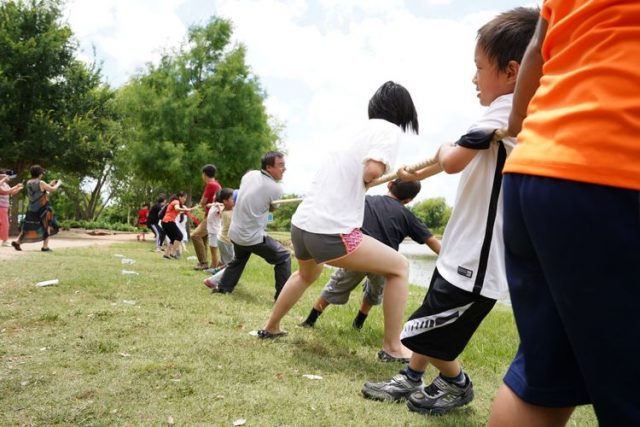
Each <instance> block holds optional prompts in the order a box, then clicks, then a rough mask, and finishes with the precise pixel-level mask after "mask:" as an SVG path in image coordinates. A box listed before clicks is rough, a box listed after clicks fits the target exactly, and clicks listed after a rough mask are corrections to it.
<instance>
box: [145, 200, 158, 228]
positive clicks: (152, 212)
mask: <svg viewBox="0 0 640 427" xmlns="http://www.w3.org/2000/svg"><path fill="white" fill-rule="evenodd" d="M160 209H161V206H160V204H159V203H156V204H155V205H153V206H151V209H149V214H148V215H147V224H150V225H155V224H157V223H158V221H159V220H160V218H159V217H158V214H159V213H160Z"/></svg>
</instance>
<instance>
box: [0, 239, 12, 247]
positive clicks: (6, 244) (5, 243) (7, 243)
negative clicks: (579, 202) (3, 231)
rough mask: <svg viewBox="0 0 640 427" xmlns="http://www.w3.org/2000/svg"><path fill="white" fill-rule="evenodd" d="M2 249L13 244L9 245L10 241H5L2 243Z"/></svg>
mask: <svg viewBox="0 0 640 427" xmlns="http://www.w3.org/2000/svg"><path fill="white" fill-rule="evenodd" d="M2 247H3V248H8V247H11V243H9V241H8V240H5V241H4V242H2Z"/></svg>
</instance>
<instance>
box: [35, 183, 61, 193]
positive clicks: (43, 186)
mask: <svg viewBox="0 0 640 427" xmlns="http://www.w3.org/2000/svg"><path fill="white" fill-rule="evenodd" d="M61 184H62V181H59V180H56V181H51V183H50V184H47V183H46V182H44V181H40V189H41V190H42V191H48V192H50V193H51V192H54V191H56V190H57V189H58V188H60V185H61Z"/></svg>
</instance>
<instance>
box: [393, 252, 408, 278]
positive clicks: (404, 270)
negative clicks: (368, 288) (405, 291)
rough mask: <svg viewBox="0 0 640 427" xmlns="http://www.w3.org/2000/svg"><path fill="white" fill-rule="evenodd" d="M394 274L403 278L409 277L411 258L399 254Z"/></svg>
mask: <svg viewBox="0 0 640 427" xmlns="http://www.w3.org/2000/svg"><path fill="white" fill-rule="evenodd" d="M393 275H394V276H396V277H400V278H402V279H407V280H408V279H409V260H407V259H406V258H405V257H404V256H402V255H401V256H399V257H398V261H397V270H396V271H395V272H394V273H393Z"/></svg>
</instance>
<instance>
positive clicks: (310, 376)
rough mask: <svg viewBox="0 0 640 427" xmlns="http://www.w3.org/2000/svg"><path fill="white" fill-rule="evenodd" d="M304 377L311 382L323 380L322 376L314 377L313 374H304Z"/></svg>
mask: <svg viewBox="0 0 640 427" xmlns="http://www.w3.org/2000/svg"><path fill="white" fill-rule="evenodd" d="M303 377H305V378H308V379H310V380H321V379H322V377H321V376H320V375H312V374H304V375H303Z"/></svg>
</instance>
